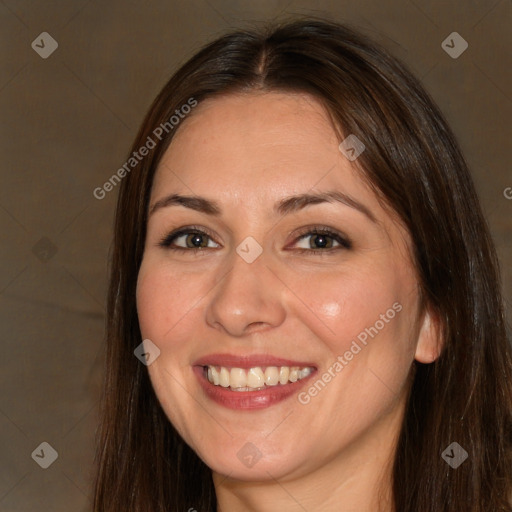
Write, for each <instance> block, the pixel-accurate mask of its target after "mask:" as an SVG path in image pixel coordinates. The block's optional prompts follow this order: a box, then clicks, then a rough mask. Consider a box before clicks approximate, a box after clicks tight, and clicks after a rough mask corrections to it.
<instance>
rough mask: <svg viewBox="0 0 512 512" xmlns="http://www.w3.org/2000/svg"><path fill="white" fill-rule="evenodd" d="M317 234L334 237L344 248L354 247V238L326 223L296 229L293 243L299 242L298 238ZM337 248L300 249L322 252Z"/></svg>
mask: <svg viewBox="0 0 512 512" xmlns="http://www.w3.org/2000/svg"><path fill="white" fill-rule="evenodd" d="M315 234H320V235H327V236H330V237H331V238H333V239H334V240H336V241H337V242H338V243H339V244H340V246H341V247H338V248H343V249H351V248H352V240H351V239H350V238H349V237H348V236H347V235H345V234H344V233H342V232H341V231H339V230H337V229H334V228H331V227H328V226H324V225H319V224H316V225H311V226H305V227H303V228H300V229H298V230H297V231H295V232H294V233H293V236H294V239H293V243H292V244H295V243H297V241H298V240H300V239H301V238H304V237H305V236H306V235H315ZM287 247H288V246H287ZM335 249H336V248H331V249H317V250H315V249H298V250H299V251H308V252H316V253H320V252H329V251H332V250H335Z"/></svg>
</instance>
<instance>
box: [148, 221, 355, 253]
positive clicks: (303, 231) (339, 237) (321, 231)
mask: <svg viewBox="0 0 512 512" xmlns="http://www.w3.org/2000/svg"><path fill="white" fill-rule="evenodd" d="M194 232H196V233H198V234H204V235H206V236H208V237H209V238H210V239H211V240H212V241H213V242H215V243H216V244H217V245H221V244H220V243H219V242H217V240H216V239H215V238H216V236H215V235H214V234H213V233H212V231H210V230H209V229H208V228H206V227H205V226H199V225H188V226H182V227H180V228H178V229H175V230H173V231H171V232H170V233H168V234H167V235H165V236H164V237H163V238H162V239H161V240H160V241H159V242H158V244H157V245H158V247H163V248H164V249H172V250H177V251H180V250H182V251H201V250H204V249H207V248H208V247H196V248H191V247H190V248H186V247H180V246H172V242H173V241H174V240H175V239H176V238H179V237H180V236H183V235H186V234H192V233H194ZM306 235H309V236H313V235H326V236H329V237H331V238H333V239H334V240H335V241H336V242H338V244H339V246H338V247H333V248H328V249H304V248H301V249H295V250H296V251H299V252H308V253H317V254H319V253H322V252H324V253H328V252H332V251H336V250H339V249H351V248H352V241H351V240H350V238H349V237H348V236H347V235H345V234H344V233H341V232H340V231H338V230H337V229H334V228H331V227H328V226H324V225H310V226H304V227H302V228H300V229H298V230H296V231H295V232H293V233H292V236H293V237H294V239H293V242H292V243H291V244H288V245H287V246H286V248H288V247H289V246H290V245H294V244H296V243H297V242H298V241H299V240H300V239H301V238H304V237H306ZM286 248H285V249H286ZM209 249H211V247H210V248H209Z"/></svg>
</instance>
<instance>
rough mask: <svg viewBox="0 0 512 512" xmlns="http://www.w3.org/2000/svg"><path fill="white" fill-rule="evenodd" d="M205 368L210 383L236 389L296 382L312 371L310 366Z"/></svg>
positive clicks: (243, 389)
mask: <svg viewBox="0 0 512 512" xmlns="http://www.w3.org/2000/svg"><path fill="white" fill-rule="evenodd" d="M206 368H207V377H208V380H209V381H210V382H211V383H212V384H214V385H215V386H222V387H224V388H227V387H231V389H234V390H237V391H247V390H248V389H258V388H264V387H265V386H277V384H287V383H288V382H296V381H298V380H300V379H303V378H304V377H307V376H308V375H310V374H311V372H312V371H313V368H311V367H305V368H299V367H298V366H291V367H290V366H280V367H278V366H267V367H266V368H265V369H263V368H261V367H259V366H256V367H254V368H250V369H248V370H246V369H244V368H225V367H224V366H220V367H218V366H217V367H216V366H207V367H206Z"/></svg>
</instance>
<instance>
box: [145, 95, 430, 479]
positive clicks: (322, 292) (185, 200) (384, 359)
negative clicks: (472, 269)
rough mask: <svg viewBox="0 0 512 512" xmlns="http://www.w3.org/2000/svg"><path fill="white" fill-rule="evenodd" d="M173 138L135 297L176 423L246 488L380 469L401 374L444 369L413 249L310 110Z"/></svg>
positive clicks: (222, 121)
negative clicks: (341, 467) (418, 364)
mask: <svg viewBox="0 0 512 512" xmlns="http://www.w3.org/2000/svg"><path fill="white" fill-rule="evenodd" d="M182 123H183V124H182V126H180V127H179V131H178V132H177V134H176V136H175V138H174V140H173V141H172V143H171V145H170V147H169V149H168V150H167V152H166V153H165V155H164V158H163V160H162V162H161V164H160V166H159V168H158V170H157V172H156V175H155V179H154V183H153V188H152V193H151V199H150V210H152V212H151V214H150V216H149V218H148V225H147V238H146V245H145V252H144V257H143V261H142V265H141V268H140V273H139V277H138V284H137V307H138V315H139V322H140V328H141V334H142V339H147V340H151V342H152V343H153V344H154V345H156V347H158V349H159V350H160V355H159V356H158V357H157V358H156V360H155V361H154V362H153V363H152V364H150V365H149V366H148V371H149V375H150V378H151V382H152V385H153V387H154V390H155V393H156V395H157V397H158V399H159V401H160V403H161V404H162V407H163V409H164V411H165V413H166V414H167V416H168V418H169V419H170V421H171V422H172V423H173V425H174V426H175V427H176V429H177V430H178V431H179V433H180V434H181V435H182V437H183V438H184V439H185V441H186V442H187V443H188V444H189V445H190V446H191V447H192V448H193V449H194V450H195V451H196V452H197V453H198V455H199V456H200V457H201V458H202V459H203V460H204V461H205V462H206V464H207V465H208V466H210V467H211V468H212V469H213V470H214V472H216V473H221V474H225V475H230V476H231V477H232V478H238V479H242V480H258V479H259V480H261V479H265V480H267V479H270V478H279V479H281V481H283V480H285V479H286V478H290V479H291V478H294V477H297V476H300V475H305V474H307V473H312V472H314V471H316V470H318V469H319V468H325V467H329V466H330V465H335V464H337V463H338V462H340V461H342V460H345V461H347V460H351V461H352V462H353V463H359V462H360V463H362V462H363V461H364V460H367V459H368V457H371V458H374V459H375V458H379V457H380V458H382V459H384V458H386V457H387V456H388V455H389V449H390V446H391V444H392V443H391V442H392V441H393V440H394V439H395V437H396V435H397V434H398V430H399V428H400V422H401V419H402V413H403V406H404V402H405V397H406V391H407V386H406V382H407V376H408V374H409V370H410V368H411V364H412V362H413V360H414V358H416V359H418V360H420V361H423V362H429V361H432V360H433V359H434V358H435V357H436V350H435V340H434V336H433V332H432V331H433V327H432V323H431V322H430V317H429V315H428V314H422V312H421V311H420V307H419V289H418V285H417V280H416V277H415V272H414V269H413V266H412V263H411V260H410V257H409V250H410V238H409V235H408V233H407V232H406V231H405V230H404V229H403V228H402V227H400V225H399V224H398V223H397V222H396V219H394V218H392V217H391V216H390V215H389V214H388V213H386V211H385V210H384V209H383V208H382V207H381V205H380V204H379V202H378V200H377V198H376V196H375V195H374V193H372V192H371V191H370V189H369V188H368V187H367V186H366V185H365V184H364V182H363V181H362V179H361V178H360V176H359V175H358V172H357V171H356V170H355V169H354V165H355V164H356V163H357V161H354V162H352V161H350V160H349V159H348V158H347V157H346V156H345V155H344V153H343V152H342V151H340V149H339V147H338V146H339V141H338V140H337V137H336V135H335V132H334V130H333V128H332V125H331V124H330V122H329V120H328V117H327V115H326V113H325V112H324V110H323V109H322V107H321V106H320V104H319V103H318V102H317V101H316V100H314V99H313V98H311V97H309V96H307V95H299V94H284V93H283V94H281V93H265V94H263V93H262V94H256V93H253V94H250V95H230V96H226V97H222V98H216V99H211V100H207V101H205V102H203V103H201V104H200V105H199V106H198V107H196V109H195V110H194V112H193V114H192V115H191V116H190V117H189V118H187V119H186V120H184V121H182ZM347 135H348V134H347ZM351 153H352V152H350V151H349V152H348V153H347V154H348V155H349V156H351V157H352V154H351ZM178 196H184V197H178ZM292 198H296V199H292ZM157 203H158V205H157V207H156V208H155V209H153V207H154V205H155V204H157ZM176 232H179V233H177V234H176ZM172 233H175V236H169V235H170V234H172ZM164 239H165V240H166V243H165V244H161V242H162V240H164ZM197 247H199V248H197ZM146 343H148V342H146ZM147 347H151V345H150V344H147ZM150 350H151V349H150ZM208 369H209V370H210V371H209V372H208ZM208 373H209V378H210V380H211V381H213V382H210V381H209V380H208ZM294 381H295V382H294ZM233 388H239V389H238V390H234V389H233ZM390 443H391V444H390ZM386 450H387V451H386Z"/></svg>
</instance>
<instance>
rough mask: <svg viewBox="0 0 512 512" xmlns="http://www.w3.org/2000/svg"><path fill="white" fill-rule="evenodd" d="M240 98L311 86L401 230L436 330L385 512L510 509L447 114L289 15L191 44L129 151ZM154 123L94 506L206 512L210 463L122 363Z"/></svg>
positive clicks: (485, 283) (120, 224)
mask: <svg viewBox="0 0 512 512" xmlns="http://www.w3.org/2000/svg"><path fill="white" fill-rule="evenodd" d="M252 90H261V91H294V92H297V91H299V92H306V93H309V94H311V95H313V96H314V97H316V98H317V99H319V100H320V101H321V102H322V104H323V105H324V106H325V108H326V110H327V112H328V113H329V114H330V116H331V118H332V119H333V121H334V124H335V126H337V127H339V131H340V133H339V135H340V141H341V137H342V136H343V135H342V134H345V136H346V135H348V134H355V135H356V136H357V137H358V138H359V139H360V140H361V141H363V142H364V144H365V146H366V150H365V151H364V153H363V154H362V155H361V156H360V157H359V159H358V163H359V164H360V167H361V171H360V172H361V175H362V177H363V178H364V179H365V180H366V181H367V182H368V183H369V184H370V185H371V186H372V187H373V189H374V190H375V192H376V194H377V195H378V197H379V198H380V200H381V201H382V202H383V204H385V205H387V206H388V207H389V208H390V209H391V210H392V211H394V212H396V214H397V215H398V216H399V217H400V219H401V221H402V222H403V223H404V225H405V226H406V227H407V228H408V230H409V232H410V235H411V238H412V241H413V252H414V254H413V258H414V264H415V266H416V269H417V275H418V280H419V285H420V288H421V293H422V297H423V299H424V307H428V308H430V309H431V311H432V312H434V313H435V314H436V315H437V316H438V318H439V319H440V321H441V335H442V339H443V342H444V344H443V350H442V353H441V355H440V357H439V359H438V360H437V361H435V362H434V363H431V364H420V363H417V362H415V363H414V368H413V370H414V379H413V381H412V385H411V389H410V398H409V401H408V405H407V409H406V412H405V417H404V420H403V426H402V429H401V433H400V438H399V443H398V447H397V452H396V457H395V461H394V467H393V482H394V485H393V497H394V502H395V508H396V510H397V511H400V512H434V511H435V512H442V511H445V512H455V511H456V512H484V511H493V512H497V511H500V512H511V511H512V506H511V505H510V498H511V495H512V477H511V472H512V454H511V451H512V356H511V347H510V343H509V340H507V334H506V327H505V320H504V306H503V299H502V291H501V285H500V282H501V281H500V276H499V270H498V268H499V266H498V261H497V257H496V254H495V249H494V246H493V243H492V240H491V237H490V235H489V229H488V227H487V224H486V221H485V219H484V217H483V215H482V211H481V208H480V205H479V202H478V198H477V195H476V192H475V188H474V185H473V182H472V179H471V176H470V173H469V171H468V167H467V164H466V162H465V160H464V157H463V155H462V154H461V151H460V150H459V147H458V145H457V143H456V141H455V138H454V136H453V134H452V132H451V130H450V129H449V127H448V126H447V123H446V121H445V120H444V118H443V116H442V115H441V113H440V112H439V110H438V108H437V107H436V106H435V104H434V102H433V101H432V99H431V98H430V97H429V96H428V94H427V93H426V92H425V91H424V89H423V88H422V87H421V85H420V84H419V82H418V81H417V80H416V79H415V78H414V77H413V76H411V74H410V73H409V72H408V71H407V70H406V69H405V68H404V66H403V65H402V64H401V63H399V62H397V60H396V59H394V58H393V57H391V56H390V55H389V54H388V53H387V52H386V51H385V50H383V49H382V48H380V47H378V46H377V45H376V44H375V43H373V42H370V41H368V40H367V39H366V38H365V37H363V36H361V35H360V34H358V33H357V32H355V31H353V30H351V29H349V28H347V27H346V26H343V25H339V24H335V23H330V22H325V21H321V20H316V19H315V20H311V19H309V20H298V21H293V22H290V23H286V24H283V25H281V26H277V27H272V28H270V29H266V30H262V31H260V30H255V31H237V32H233V33H230V34H228V35H225V36H223V37H221V38H219V39H217V40H216V41H214V42H213V43H211V44H209V45H208V46H206V47H205V48H203V49H202V50H201V51H200V52H199V53H197V54H196V55H195V56H194V57H193V58H191V59H190V60H189V61H188V62H187V63H186V64H184V65H183V66H182V67H181V68H180V69H179V70H178V71H177V72H176V73H175V74H174V76H173V77H172V78H171V79H170V81H169V82H168V83H167V84H166V85H165V87H164V88H163V90H162V91H161V93H160V94H159V95H158V97H157V98H156V100H155V101H154V103H153V105H152V106H151V108H150V110H149V113H148V114H147V116H146V118H145V120H144V122H143V124H142V127H141V129H140V131H139V133H138V135H137V137H136V140H135V141H134V144H133V148H132V151H137V150H138V149H139V148H140V147H142V146H143V145H145V144H147V141H148V138H151V139H152V140H154V139H155V138H156V137H155V129H156V128H157V127H159V126H160V127H161V126H162V125H163V123H165V122H168V121H169V119H170V118H171V116H173V114H175V111H176V110H180V109H181V108H182V106H183V105H185V104H187V103H188V104H190V101H191V100H192V101H197V102H198V103H200V102H201V101H203V100H204V99H206V98H211V97H213V96H215V95H221V94H222V95H224V94H230V93H233V92H243V91H248V92H250V91H252ZM190 115H194V113H193V112H191V113H190ZM165 127H166V130H165V131H163V132H162V134H163V136H162V137H161V139H162V140H161V141H157V142H158V143H157V145H156V147H155V148H154V149H151V150H150V151H149V154H148V155H147V156H146V157H144V159H143V160H142V161H141V162H140V163H138V164H137V166H135V167H134V168H133V170H130V172H128V173H125V174H127V175H126V176H125V177H124V178H123V180H122V183H121V184H120V193H119V198H118V203H117V210H116V217H115V232H114V241H113V251H112V255H111V261H110V288H109V294H108V305H107V308H108V310H107V321H106V372H105V375H106V377H105V383H104V394H103V400H102V420H101V425H100V428H99V432H98V437H97V442H98V449H97V475H96V487H95V499H94V510H95V512H170V511H182V510H189V509H190V508H192V509H195V510H197V511H198V512H207V511H209V512H213V511H215V510H216V498H215V490H214V487H213V482H212V478H211V472H210V470H209V468H208V467H206V465H205V464H204V463H203V462H202V461H201V460H200V459H199V458H198V457H197V455H196V454H195V453H194V452H193V451H192V450H191V449H190V448H189V447H188V446H187V445H186V444H185V443H184V442H183V440H182V439H181V438H180V436H179V435H178V434H177V433H176V431H175V429H174V428H173V426H172V425H171V423H170V422H169V420H168V418H167V417H166V415H165V414H164V412H163V410H162V409H161V407H160V404H159V402H158V400H157V398H156V396H155V393H154V392H153V389H152V387H151V383H150V381H149V378H148V374H147V370H146V368H145V366H144V365H142V364H141V363H140V362H139V361H138V360H137V358H136V357H135V356H134V354H133V351H134V349H135V347H137V346H138V345H139V344H140V343H141V333H140V329H139V325H138V320H137V310H136V302H135V290H136V280H137V274H138V270H139V267H140V264H141V261H142V255H143V250H144V241H145V234H146V219H147V208H148V201H149V196H150V191H151V185H152V180H153V176H154V173H155V169H156V167H157V164H158V162H159V161H160V159H161V157H162V155H163V153H164V152H165V150H166V149H167V147H168V146H169V144H170V142H171V140H172V138H173V136H174V133H176V131H177V130H178V129H179V125H178V126H172V125H171V124H168V125H165ZM161 131H162V130H161ZM158 133H160V132H158ZM453 442H457V443H458V444H459V445H460V446H461V447H462V448H463V449H464V450H465V451H466V452H467V453H468V459H467V460H466V461H465V462H464V463H463V464H462V465H460V466H459V467H458V468H457V469H452V468H451V467H450V466H449V465H448V464H447V463H446V462H445V460H443V458H442V456H441V455H442V453H443V451H444V450H445V449H446V448H447V447H448V446H449V445H450V444H451V443H453Z"/></svg>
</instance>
